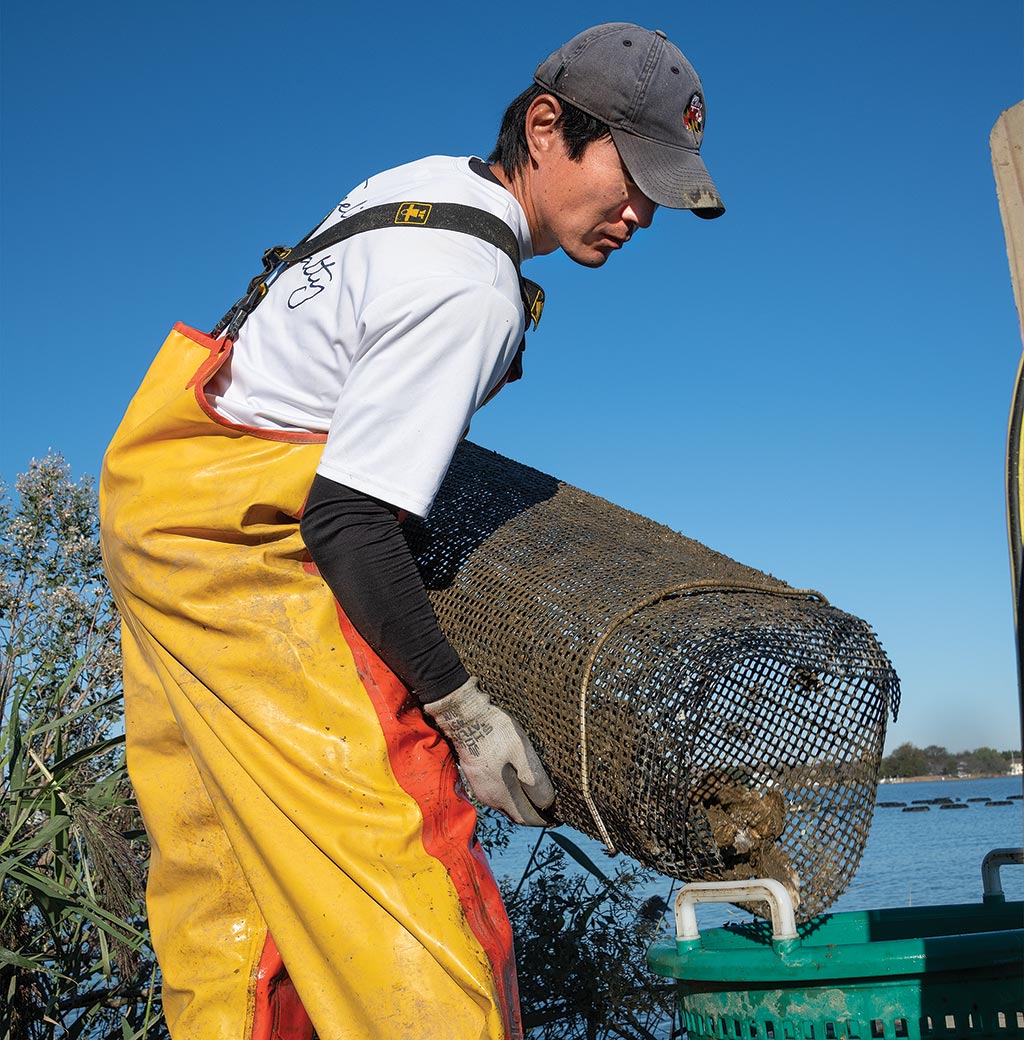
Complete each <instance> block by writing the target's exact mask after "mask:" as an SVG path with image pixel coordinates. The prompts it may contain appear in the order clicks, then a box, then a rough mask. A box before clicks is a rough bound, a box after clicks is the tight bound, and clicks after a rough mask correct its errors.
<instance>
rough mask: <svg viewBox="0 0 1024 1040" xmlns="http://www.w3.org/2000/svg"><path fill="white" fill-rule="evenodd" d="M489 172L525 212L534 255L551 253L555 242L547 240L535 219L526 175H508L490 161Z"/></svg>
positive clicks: (501, 167)
mask: <svg viewBox="0 0 1024 1040" xmlns="http://www.w3.org/2000/svg"><path fill="white" fill-rule="evenodd" d="M490 170H491V173H493V174H494V176H495V177H496V178H497V179H498V181H499V183H500V184H501V186H502V187H503V188H504V189H505V190H506V191H507V192H509V194H510V195H512V197H513V198H514V199H515V200H516V202H518V203H519V205H520V206H522V208H523V212H524V213H525V214H526V223H527V226H528V227H529V229H530V238H531V239H532V240H533V254H534V256H543V255H544V254H545V253H553V252H554V251H555V250H556V249H557V248H558V243H557V242H549V241H548V236H547V235H546V234H545V233H544V229H543V228H541V227H540V222H539V221H538V219H537V211H536V209H535V207H534V205H533V199H532V197H531V194H530V190H529V185H528V183H527V182H528V177H527V176H526V174H524V173H521V174H519V175H518V176H515V177H513V176H510V175H509V174H507V173H506V172H505V169H504V167H503V166H502V165H501V163H491V165H490Z"/></svg>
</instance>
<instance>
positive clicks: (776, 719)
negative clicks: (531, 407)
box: [409, 442, 899, 918]
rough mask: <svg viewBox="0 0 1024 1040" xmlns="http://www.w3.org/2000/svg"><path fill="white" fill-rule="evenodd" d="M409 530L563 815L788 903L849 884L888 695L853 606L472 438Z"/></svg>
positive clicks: (458, 637)
mask: <svg viewBox="0 0 1024 1040" xmlns="http://www.w3.org/2000/svg"><path fill="white" fill-rule="evenodd" d="M409 537H410V542H411V544H412V546H413V551H414V552H415V554H416V556H417V560H418V562H419V565H420V568H421V570H422V572H423V574H424V577H425V579H426V582H427V587H428V589H429V590H430V595H431V599H432V601H433V604H434V609H435V611H436V612H437V616H438V620H439V621H440V623H441V627H442V628H443V630H444V631H445V633H446V635H447V636H448V637H449V639H450V640H451V642H452V644H453V645H454V646H455V648H456V649H457V650H458V652H459V653H460V655H461V656H462V658H463V661H464V662H465V664H466V667H467V668H468V669H469V670H470V672H471V673H472V674H475V675H478V676H480V677H481V681H482V683H483V686H484V688H485V689H486V690H487V691H488V692H489V693H490V694H491V696H492V697H493V698H494V700H495V701H496V702H498V703H500V704H502V705H503V706H504V707H505V708H506V709H507V710H509V711H510V712H511V713H512V714H513V715H515V716H516V717H517V718H518V719H519V720H520V721H521V722H522V723H523V724H524V725H525V727H526V728H527V730H528V731H529V733H530V735H531V737H532V738H533V740H534V741H535V743H536V745H537V747H538V749H539V750H540V751H541V754H542V756H543V758H544V761H545V763H546V765H547V767H548V769H549V771H550V773H551V777H552V780H553V781H554V783H555V786H556V788H557V790H558V799H557V802H556V806H555V808H556V813H557V817H558V819H559V820H560V821H561V822H564V823H567V824H569V825H570V826H572V827H575V828H576V829H577V830H580V831H583V832H584V833H585V834H589V835H591V836H592V837H595V838H600V839H602V840H604V841H605V843H606V845H608V846H609V848H614V849H616V850H619V851H621V852H623V853H626V854H627V855H629V856H632V857H633V858H634V859H636V860H638V861H639V862H640V863H642V864H644V865H645V866H648V867H651V868H653V869H655V870H657V871H659V872H661V873H664V874H667V875H670V876H672V877H677V878H680V879H683V880H711V879H735V878H747V877H774V878H777V879H778V880H780V881H782V882H783V883H784V884H785V885H786V886H787V887H788V888H789V889H790V890H791V892H792V893H793V894H794V897H795V902H796V903H797V906H798V916H800V917H801V918H808V917H811V916H814V915H815V914H818V913H820V912H822V911H823V910H825V909H826V908H827V907H828V906H829V905H830V904H831V903H832V902H833V901H834V900H835V898H836V897H837V896H838V895H839V894H840V893H841V892H842V891H843V890H844V889H845V888H846V886H847V885H848V884H849V882H850V880H851V879H852V877H853V874H854V872H855V870H856V868H857V864H858V862H859V860H860V856H861V853H862V851H863V848H864V843H865V841H866V839H867V835H868V829H869V827H870V824H871V816H872V811H873V808H874V801H875V791H876V787H877V781H878V768H879V764H880V762H881V756H882V745H883V742H884V738H885V727H886V722H887V718H888V715H889V713H890V712H891V713H892V715H893V717H895V714H896V710H897V707H898V702H899V680H898V679H897V677H896V674H895V672H894V671H893V669H892V666H891V665H890V663H889V660H888V658H887V657H886V655H885V653H884V651H883V650H882V648H881V646H880V645H879V643H878V641H877V639H876V638H875V636H874V634H873V633H872V631H871V629H870V628H869V627H868V625H867V624H866V623H865V622H863V621H862V620H860V619H859V618H856V617H853V616H851V615H850V614H845V613H843V612H842V611H841V610H837V609H836V608H835V607H832V606H830V605H829V604H828V602H826V600H825V599H824V597H822V596H821V595H819V594H818V593H815V592H811V591H806V590H798V589H793V588H791V587H790V586H788V585H786V584H785V583H784V582H782V581H779V580H778V579H777V578H774V577H771V576H770V575H767V574H764V573H762V572H761V571H757V570H755V569H753V568H751V567H746V566H744V565H743V564H740V563H737V562H736V561H734V560H731V559H729V557H727V556H723V555H722V554H721V553H717V552H714V551H713V550H711V549H709V548H707V546H704V545H702V544H700V543H699V542H695V541H693V540H692V539H690V538H686V537H684V536H682V535H680V534H677V533H676V532H674V531H671V530H670V529H668V528H666V527H663V526H661V525H660V524H656V523H654V522H653V521H651V520H648V519H646V518H644V517H642V516H639V515H638V514H636V513H631V512H629V511H628V510H625V509H622V508H620V507H618V506H615V505H613V504H612V503H610V502H607V501H605V500H604V499H601V498H597V497H596V496H594V495H590V494H587V493H586V492H584V491H581V490H579V489H578V488H575V487H572V486H571V485H568V484H564V483H562V482H561V481H558V480H556V479H555V478H553V477H550V476H547V475H546V474H544V473H541V472H539V471H538V470H534V469H530V468H529V467H526V466H523V465H520V464H519V463H516V462H513V461H512V460H510V459H507V458H503V457H502V456H500V455H496V454H494V453H493V452H489V451H487V450H485V449H483V448H480V447H478V446H476V445H473V444H471V443H468V442H464V443H463V444H462V445H461V446H460V448H459V450H458V452H457V453H456V456H455V459H454V461H453V464H452V466H451V469H450V471H449V473H448V476H447V477H446V479H445V483H444V485H443V487H442V489H441V493H440V494H439V496H438V498H437V501H436V503H435V505H434V508H433V511H432V512H431V515H430V517H429V519H428V520H427V521H424V522H416V523H414V524H413V525H412V527H411V530H410V531H409Z"/></svg>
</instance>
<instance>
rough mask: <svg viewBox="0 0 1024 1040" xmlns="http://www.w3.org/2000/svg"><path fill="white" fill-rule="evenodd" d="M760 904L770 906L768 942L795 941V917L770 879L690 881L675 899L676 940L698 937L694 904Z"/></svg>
mask: <svg viewBox="0 0 1024 1040" xmlns="http://www.w3.org/2000/svg"><path fill="white" fill-rule="evenodd" d="M753 902H758V903H761V902H764V903H767V904H768V905H769V907H771V913H772V941H773V942H777V941H778V940H779V939H795V938H796V937H797V935H796V914H795V913H794V911H793V900H792V898H791V897H790V894H789V892H788V891H786V888H785V886H784V885H783V884H782V883H781V882H779V881H776V880H774V878H756V879H752V880H750V881H692V882H690V884H688V885H683V887H682V888H681V889H680V890H679V895H677V896H676V939H682V940H692V939H699V938H700V930H699V929H698V928H697V911H696V905H697V903H753Z"/></svg>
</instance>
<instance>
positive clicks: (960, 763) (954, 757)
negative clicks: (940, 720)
mask: <svg viewBox="0 0 1024 1040" xmlns="http://www.w3.org/2000/svg"><path fill="white" fill-rule="evenodd" d="M1020 762H1021V753H1020V749H1017V750H1014V751H997V750H996V749H995V748H990V747H980V748H975V749H974V750H973V751H948V750H947V749H946V748H944V747H939V746H938V745H937V744H929V745H928V747H925V748H919V747H916V746H915V745H914V744H911V743H909V742H908V743H905V744H900V746H899V747H898V748H896V750H895V751H893V753H892V754H891V755H886V756H885V758H883V759H882V768H881V773H880V776H881V778H882V779H883V780H887V779H896V778H906V777H911V776H991V775H993V774H995V775H997V776H999V775H1003V774H1007V773H1010V772H1012V771H1013V766H1014V764H1015V763H1016V764H1018V765H1019V764H1020Z"/></svg>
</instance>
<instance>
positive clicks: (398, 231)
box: [101, 24, 722, 1040]
mask: <svg viewBox="0 0 1024 1040" xmlns="http://www.w3.org/2000/svg"><path fill="white" fill-rule="evenodd" d="M703 121H704V99H703V92H702V89H701V85H700V81H699V80H698V78H697V76H696V73H695V72H694V71H693V69H692V68H691V67H690V65H689V63H688V62H687V61H686V59H685V58H684V57H683V55H682V54H681V53H680V52H679V51H678V50H677V49H676V48H675V47H674V46H673V45H672V44H671V43H669V42H668V41H667V40H666V39H665V36H664V34H663V33H660V32H650V31H648V30H645V29H641V28H639V27H638V26H634V25H625V24H610V25H601V26H597V27H596V28H593V29H590V30H588V31H587V32H584V33H582V34H580V35H579V36H577V37H575V38H574V39H573V40H571V41H569V43H567V44H566V45H565V46H564V47H562V48H561V49H560V50H558V51H556V52H555V53H554V54H552V55H551V57H549V58H548V59H547V60H546V61H545V62H543V63H542V64H541V65H540V67H539V68H538V69H537V73H536V77H535V85H534V86H532V87H531V88H530V89H529V90H527V91H526V92H525V93H524V94H523V95H521V96H520V97H519V98H517V99H516V101H514V102H513V103H512V105H511V106H510V107H509V109H508V111H507V113H506V115H505V118H504V120H503V123H502V127H501V130H500V134H499V139H498V143H497V146H496V148H495V151H494V153H493V154H492V155H491V157H490V159H489V165H488V164H485V163H483V162H482V161H480V160H478V159H466V158H449V157H433V158H430V159H424V160H421V161H419V162H415V163H411V164H409V165H408V166H404V167H400V168H398V169H396V170H390V171H387V172H385V173H382V174H380V175H378V176H376V177H372V178H370V179H369V180H368V181H366V182H365V183H364V184H362V185H361V186H360V187H359V188H357V189H355V190H354V191H353V192H352V193H351V194H350V195H349V196H348V197H347V198H346V199H345V200H344V201H343V202H342V203H341V204H340V206H339V207H338V209H337V211H336V212H335V213H333V214H331V215H330V216H329V217H328V219H327V220H326V221H325V222H324V223H323V225H321V228H320V229H318V230H319V231H320V232H332V231H333V230H335V229H341V231H342V232H345V231H346V230H347V229H351V228H353V227H355V226H356V225H357V223H358V221H360V220H362V219H364V218H365V217H366V216H367V215H368V214H371V211H372V212H380V211H379V210H377V209H376V207H384V208H385V210H386V211H387V212H388V213H390V214H392V216H389V218H388V225H387V226H378V225H375V226H374V229H373V230H369V231H367V232H366V233H359V234H353V235H352V236H351V237H349V238H347V239H345V240H344V241H341V240H340V239H330V242H331V244H330V245H329V247H327V248H322V249H316V250H314V251H313V252H308V250H307V251H306V252H307V253H308V255H305V254H304V253H303V252H302V251H301V250H300V253H298V254H295V255H299V256H301V257H302V259H301V262H292V263H291V264H290V266H285V267H284V268H282V269H281V270H280V271H279V274H278V277H277V278H276V280H275V281H273V283H272V285H271V286H270V288H269V291H267V292H266V293H265V294H264V293H263V290H262V288H261V287H260V286H259V285H257V286H256V287H255V289H254V292H253V293H252V294H250V296H251V297H253V299H259V300H260V301H261V302H260V305H259V307H258V308H255V309H253V308H251V307H250V308H247V309H245V312H244V313H241V312H239V311H233V312H232V317H233V318H234V323H233V324H231V325H230V326H229V329H228V334H227V335H225V336H224V337H221V338H215V337H212V336H205V335H203V334H202V333H198V332H196V331H195V330H192V329H188V328H187V327H185V326H182V325H179V326H176V328H175V330H174V332H172V334H171V336H170V337H169V338H168V341H167V342H166V343H165V345H164V348H163V350H161V352H160V354H159V355H158V357H157V359H156V361H155V362H154V364H153V367H152V369H151V370H150V372H149V374H148V375H147V376H146V379H145V381H144V382H143V385H142V387H141V388H140V390H139V392H138V393H137V395H136V397H135V398H134V400H133V401H132V403H131V405H130V406H129V409H128V411H127V413H126V415H125V418H124V420H123V422H122V424H121V426H120V428H119V430H118V432H117V434H116V435H115V438H114V440H113V442H112V444H111V447H110V449H109V450H108V453H107V456H106V459H105V462H104V472H103V480H102V488H101V491H102V503H101V505H102V517H103V546H104V553H105V558H106V561H107V567H108V571H109V574H110V579H111V584H112V586H113V588H114V589H115V592H116V595H117V599H118V603H119V605H120V607H121V610H122V612H123V614H124V643H123V645H124V658H125V717H126V728H127V734H128V743H129V767H130V770H131V774H132V778H133V781H134V783H135V786H136V790H137V793H138V798H139V804H140V807H141V809H142V812H143V815H144V817H145V820H146V826H147V829H148V832H149V835H150V839H151V844H152V862H151V868H150V880H149V888H148V893H147V898H148V907H149V915H150V924H151V929H152V935H153V941H154V945H155V947H156V950H157V955H158V957H159V960H160V964H161V969H162V973H163V980H164V1007H165V1012H166V1015H167V1019H168V1022H169V1025H170V1028H171V1032H172V1035H173V1036H174V1037H175V1038H176V1040H188V1038H197V1040H239V1038H243V1037H244V1038H249V1037H252V1038H255V1040H262V1038H271V1037H299V1036H309V1035H310V1033H311V1030H312V1028H313V1027H315V1029H316V1031H317V1034H318V1035H319V1036H320V1037H321V1038H322V1040H332V1038H337V1040H341V1038H355V1037H359V1038H388V1040H391V1038H394V1037H423V1038H430V1040H445V1038H452V1040H456V1038H457V1040H470V1038H489V1040H499V1038H500V1040H511V1038H514V1037H518V1036H521V1032H522V1031H521V1026H520V1023H519V1010H518V1005H517V996H516V983H515V967H514V963H513V954H512V938H511V934H510V929H509V925H508V920H507V917H506V916H505V913H504V909H503V907H502V906H501V900H500V896H499V894H498V891H497V888H496V886H495V884H494V881H493V879H492V877H491V875H490V873H489V871H488V868H487V866H486V862H485V861H484V859H483V856H482V854H481V852H480V849H479V845H478V844H477V843H476V841H475V838H474V826H475V815H474V812H473V809H472V806H471V805H470V804H469V802H468V801H467V800H466V799H465V797H464V796H463V794H462V792H461V790H460V788H459V787H458V785H457V773H456V765H455V759H454V758H453V755H452V751H453V750H454V752H455V753H456V755H457V758H458V765H459V768H460V769H461V771H462V773H463V776H464V777H465V779H466V781H467V782H468V784H469V786H470V787H471V789H472V791H473V793H474V794H475V795H476V797H477V798H479V799H480V800H481V801H483V802H485V803H486V804H488V805H490V806H492V807H495V808H497V809H499V810H501V811H503V812H505V813H506V814H507V815H508V816H509V817H511V818H512V819H513V820H516V821H518V822H520V823H526V824H532V825H542V824H543V823H544V822H545V810H546V809H548V808H550V806H551V805H552V803H553V800H554V791H553V789H552V786H551V783H550V780H549V779H548V777H547V775H546V774H545V772H544V768H543V766H542V764H541V763H540V761H539V759H538V757H537V755H536V753H535V751H534V749H533V748H532V747H531V746H530V742H529V739H528V737H527V736H526V734H525V733H524V731H523V730H522V728H521V727H520V726H519V725H518V724H517V723H516V722H515V721H514V720H512V719H511V718H509V716H508V715H507V714H505V713H504V712H503V711H501V710H500V709H498V708H497V707H495V706H494V705H491V704H490V702H489V700H488V697H487V693H486V689H485V688H484V687H483V686H482V685H481V684H480V683H478V681H477V680H476V678H475V677H471V676H469V675H468V674H467V672H466V670H465V669H464V667H463V665H462V663H461V661H460V660H459V658H458V656H457V654H456V653H455V651H454V650H453V649H452V647H451V646H450V645H449V644H448V642H447V641H446V640H445V638H444V636H443V634H442V633H441V632H440V630H439V628H438V625H437V622H436V619H435V618H434V615H433V612H432V610H431V608H430V603H429V600H428V598H427V595H426V592H425V590H424V587H423V583H422V580H421V579H420V577H419V574H418V572H417V569H416V565H415V562H414V560H413V558H412V556H411V554H410V551H409V548H408V546H407V544H406V542H405V539H404V537H403V535H402V529H401V526H400V521H401V518H402V516H403V515H404V514H405V513H413V514H417V515H420V516H424V515H426V514H427V512H428V511H429V509H430V506H431V503H432V501H433V498H434V496H435V494H436V492H437V489H438V486H439V484H440V483H441V480H442V478H443V476H444V473H445V470H446V468H447V466H448V464H449V462H450V460H451V457H452V453H453V452H454V450H455V447H456V445H457V443H458V441H459V439H460V437H461V436H462V434H463V432H464V430H465V429H466V428H467V426H468V424H469V420H470V418H471V416H472V415H473V413H474V411H475V410H476V409H477V408H479V407H480V406H481V405H482V404H483V403H484V402H485V401H486V400H487V399H488V398H489V397H490V396H491V395H492V394H493V393H494V392H495V391H496V390H497V389H498V388H500V386H501V385H502V384H503V382H504V381H506V380H507V379H508V378H512V377H514V375H515V372H514V369H515V366H516V364H517V359H518V351H519V348H520V345H521V342H522V336H523V332H524V329H525V325H526V321H527V315H526V313H525V310H524V302H523V301H524V286H523V282H522V281H521V277H520V274H519V270H518V261H519V260H523V259H528V258H530V257H531V256H532V255H537V254H543V253H550V252H552V251H554V250H555V249H557V248H561V249H563V250H564V251H565V252H566V253H567V254H568V255H569V256H571V257H572V258H573V259H574V260H576V261H577V262H579V263H581V264H584V265H586V266H590V267H598V266H600V265H601V264H603V263H604V262H605V260H606V259H607V258H608V256H609V255H610V254H611V253H612V252H614V251H616V250H618V249H621V248H622V246H623V245H625V243H626V242H628V241H629V239H630V238H631V237H632V235H633V234H634V233H635V232H636V231H637V229H639V228H644V227H647V226H648V225H649V224H650V222H651V219H652V217H653V214H654V210H655V208H656V206H657V205H659V204H660V205H665V206H671V207H674V208H687V209H692V210H694V211H695V212H697V213H698V214H700V215H701V216H708V217H710V216H717V215H718V214H719V213H721V212H722V204H721V201H720V199H719V197H718V194H717V191H716V190H715V187H714V185H713V184H712V182H711V179H710V178H709V176H708V174H707V171H706V169H705V167H704V165H703V162H702V161H701V159H700V155H699V149H700V143H701V137H702V133H703ZM451 204H457V205H458V206H463V207H470V208H471V211H472V212H473V213H474V214H476V216H474V218H473V219H474V222H473V223H472V226H471V227H467V226H459V227H456V228H455V229H454V230H452V229H449V228H437V227H432V226H430V225H429V219H430V214H431V213H432V211H433V210H435V209H436V210H437V211H438V212H439V213H443V212H446V211H448V210H449V209H450V208H451ZM396 205H397V208H396ZM389 207H390V208H389ZM481 210H482V211H484V218H486V219H484V218H479V219H478V217H479V214H478V213H477V211H481ZM488 215H489V216H488ZM494 218H497V221H495V220H494ZM460 219H461V218H460ZM481 220H483V223H484V224H488V223H489V226H490V227H491V229H492V231H491V232H488V233H486V234H485V233H483V232H481V231H480V226H481V225H480V221H481ZM350 222H352V223H350ZM417 224H419V225H420V226H415V225H417ZM403 225H404V226H403ZM410 225H412V226H410ZM495 225H497V226H498V227H499V231H500V230H501V229H504V235H505V236H506V238H509V237H510V242H508V241H506V242H505V243H504V245H500V244H495V233H494V232H493V228H494V226H495ZM509 231H511V236H509ZM497 238H498V239H500V238H501V235H500V234H497ZM318 241H323V240H320V239H318ZM527 296H528V294H527ZM264 297H265V298H264ZM251 302H252V300H250V303H251ZM242 319H244V323H241V321H242ZM239 325H240V327H239ZM307 1015H308V1017H307ZM310 1020H311V1021H312V1025H310Z"/></svg>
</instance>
